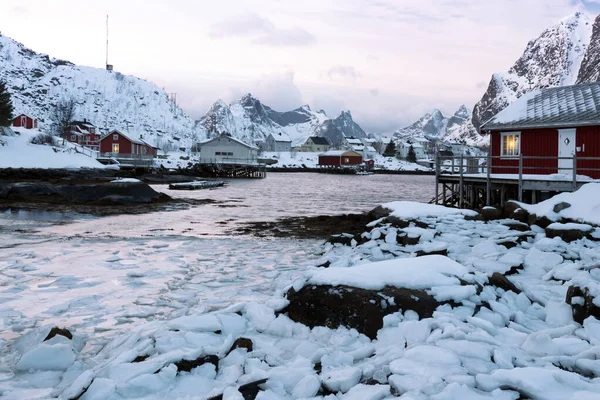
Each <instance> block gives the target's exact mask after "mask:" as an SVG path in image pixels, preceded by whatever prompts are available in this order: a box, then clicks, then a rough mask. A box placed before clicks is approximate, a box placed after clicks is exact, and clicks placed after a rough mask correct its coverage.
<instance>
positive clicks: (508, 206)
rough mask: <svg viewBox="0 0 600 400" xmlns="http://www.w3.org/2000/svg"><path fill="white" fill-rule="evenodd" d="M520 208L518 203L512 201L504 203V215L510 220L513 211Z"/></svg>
mask: <svg viewBox="0 0 600 400" xmlns="http://www.w3.org/2000/svg"><path fill="white" fill-rule="evenodd" d="M520 208H521V205H520V204H519V203H517V202H516V201H514V200H509V201H507V202H506V203H504V215H506V216H507V217H509V218H510V217H511V215H513V214H514V213H515V211H517V210H518V209H520Z"/></svg>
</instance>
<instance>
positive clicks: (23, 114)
mask: <svg viewBox="0 0 600 400" xmlns="http://www.w3.org/2000/svg"><path fill="white" fill-rule="evenodd" d="M22 116H25V117H27V118H29V119H33V120H35V118H33V117H32V116H30V115H27V114H25V113H21V114H19V115H17V116H16V117H14V118H13V121H14V120H15V119H17V118H19V117H22Z"/></svg>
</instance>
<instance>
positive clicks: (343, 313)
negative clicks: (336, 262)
mask: <svg viewBox="0 0 600 400" xmlns="http://www.w3.org/2000/svg"><path fill="white" fill-rule="evenodd" d="M287 298H288V300H289V302H290V304H289V306H288V307H287V309H286V310H285V311H286V312H287V313H288V316H289V317H290V318H291V319H292V320H294V321H296V322H300V323H302V324H304V325H307V326H309V327H311V328H313V327H315V326H326V327H329V328H333V329H335V328H337V327H339V326H345V327H347V328H354V329H356V330H357V331H359V332H360V333H363V334H365V335H366V336H368V337H369V338H371V339H375V338H376V337H377V331H379V329H381V328H382V327H383V317H384V316H386V315H388V314H392V313H395V312H397V311H398V310H412V311H415V312H416V313H417V314H419V317H420V318H429V317H431V316H432V315H433V312H434V311H435V310H436V308H437V307H438V306H439V305H440V304H442V303H441V302H438V301H437V300H436V299H435V298H434V297H433V296H431V295H430V294H428V293H427V292H426V291H424V290H416V289H406V288H395V287H391V286H386V287H385V288H383V289H382V290H366V289H360V288H355V287H350V286H343V285H342V286H330V285H319V286H315V285H307V286H305V287H303V288H302V289H300V290H299V291H295V290H294V289H293V288H292V289H290V291H289V292H288V293H287ZM384 299H388V300H387V301H386V300H384Z"/></svg>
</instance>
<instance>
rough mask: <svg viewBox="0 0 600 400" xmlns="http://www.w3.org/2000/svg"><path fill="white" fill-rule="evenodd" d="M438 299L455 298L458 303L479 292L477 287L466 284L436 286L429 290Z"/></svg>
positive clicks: (447, 299)
mask: <svg viewBox="0 0 600 400" xmlns="http://www.w3.org/2000/svg"><path fill="white" fill-rule="evenodd" d="M429 292H430V293H431V294H432V295H433V297H435V299H436V300H437V301H449V300H453V301H455V302H457V303H459V302H461V301H463V300H465V299H468V298H469V297H471V296H473V295H474V294H476V293H477V288H476V287H475V286H472V285H466V286H434V287H432V288H431V290H430V291H429Z"/></svg>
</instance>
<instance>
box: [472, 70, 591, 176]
mask: <svg viewBox="0 0 600 400" xmlns="http://www.w3.org/2000/svg"><path fill="white" fill-rule="evenodd" d="M480 133H482V134H487V133H489V134H490V147H491V149H490V151H491V155H492V170H491V172H492V173H493V174H518V173H519V169H518V166H519V159H520V157H521V156H522V157H523V160H522V163H523V174H556V173H560V174H566V175H572V174H573V166H574V160H573V159H574V158H575V163H576V166H577V174H578V175H587V176H590V177H592V178H595V179H598V178H600V82H595V83H585V84H580V85H573V86H563V87H556V88H548V89H542V90H537V91H533V92H530V93H527V94H525V95H523V96H522V97H521V98H519V99H518V100H516V101H515V102H514V103H512V104H511V105H509V106H508V107H507V108H505V109H504V110H502V111H501V112H499V113H498V114H496V116H494V117H493V118H492V119H490V120H489V121H487V122H485V123H484V124H483V125H482V126H481V127H480ZM528 157H545V158H528ZM559 157H560V158H559ZM586 157H595V158H598V159H597V160H590V159H585V158H586ZM593 169H596V170H593Z"/></svg>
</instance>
